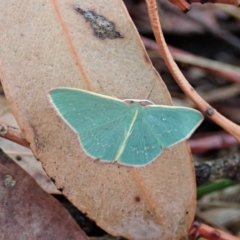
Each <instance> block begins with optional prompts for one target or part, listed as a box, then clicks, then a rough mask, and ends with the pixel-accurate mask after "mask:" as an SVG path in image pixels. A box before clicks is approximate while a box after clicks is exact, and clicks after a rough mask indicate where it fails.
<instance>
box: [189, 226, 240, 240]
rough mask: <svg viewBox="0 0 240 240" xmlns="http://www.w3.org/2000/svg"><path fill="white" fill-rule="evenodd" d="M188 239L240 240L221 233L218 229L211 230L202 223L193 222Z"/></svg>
mask: <svg viewBox="0 0 240 240" xmlns="http://www.w3.org/2000/svg"><path fill="white" fill-rule="evenodd" d="M189 236H190V239H194V240H195V239H198V238H199V237H203V238H206V239H217V240H240V238H238V237H235V236H233V235H230V234H228V233H226V232H223V231H221V230H219V229H215V228H212V227H210V226H208V225H206V224H204V223H199V222H194V223H193V225H192V228H191V229H190V231H189Z"/></svg>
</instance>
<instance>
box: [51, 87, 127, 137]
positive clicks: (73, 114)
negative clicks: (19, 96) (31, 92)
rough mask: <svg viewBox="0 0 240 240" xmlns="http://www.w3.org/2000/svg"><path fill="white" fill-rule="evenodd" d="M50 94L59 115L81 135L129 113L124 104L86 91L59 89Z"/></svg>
mask: <svg viewBox="0 0 240 240" xmlns="http://www.w3.org/2000/svg"><path fill="white" fill-rule="evenodd" d="M49 94H50V97H51V100H52V102H53V105H54V106H55V107H56V109H57V111H58V113H59V114H60V115H61V116H62V117H63V119H64V120H65V121H66V122H67V123H68V124H69V125H70V126H71V127H72V128H73V129H74V130H75V131H77V132H78V133H79V134H82V133H84V132H88V131H90V130H92V129H93V128H97V127H101V126H103V125H105V124H107V123H110V122H112V121H115V120H116V119H119V118H121V117H122V116H124V115H125V114H126V113H127V112H128V105H126V104H125V103H124V102H122V101H119V100H116V99H114V98H110V97H107V96H104V95H100V94H95V93H91V92H87V91H84V90H79V89H74V88H57V89H54V90H52V91H50V93H49Z"/></svg>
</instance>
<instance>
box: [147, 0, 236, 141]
mask: <svg viewBox="0 0 240 240" xmlns="http://www.w3.org/2000/svg"><path fill="white" fill-rule="evenodd" d="M146 3H147V6H148V13H149V17H150V21H151V25H152V28H153V32H154V35H155V38H156V40H157V43H158V45H159V48H160V51H161V53H162V56H163V59H164V61H165V63H166V65H167V66H168V68H169V71H170V72H171V73H172V75H173V77H174V79H175V81H176V82H177V83H178V85H179V87H180V88H181V89H182V90H183V91H184V92H185V94H186V95H187V96H188V97H189V98H190V99H191V100H192V101H193V102H194V103H195V104H196V106H197V107H198V108H199V109H200V110H201V111H202V113H203V114H205V116H207V117H209V118H210V119H212V120H213V121H214V122H215V123H216V124H218V125H219V126H221V127H222V128H223V129H224V130H226V131H227V132H229V133H230V134H232V135H233V136H234V137H235V138H236V139H237V140H238V141H240V127H239V126H238V125H237V124H235V123H233V122H231V121H230V120H228V119H227V118H225V117H224V116H223V115H221V114H220V113H219V112H218V111H217V110H215V109H213V108H212V107H211V106H210V105H209V104H208V103H207V102H206V101H204V100H203V99H202V98H201V96H200V95H199V94H198V93H197V92H196V91H195V90H194V88H193V87H192V86H191V85H190V84H189V83H188V81H187V80H186V78H185V77H184V76H183V74H182V72H181V71H180V69H179V68H178V66H177V64H176V63H175V62H174V60H173V57H172V55H171V53H170V51H169V49H168V47H167V44H166V42H165V39H164V36H163V32H162V29H161V25H160V21H159V16H158V10H157V3H156V0H146Z"/></svg>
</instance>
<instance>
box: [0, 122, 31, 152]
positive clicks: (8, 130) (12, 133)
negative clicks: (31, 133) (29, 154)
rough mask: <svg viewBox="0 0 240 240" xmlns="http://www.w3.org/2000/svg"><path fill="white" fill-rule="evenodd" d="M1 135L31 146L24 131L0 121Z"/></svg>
mask: <svg viewBox="0 0 240 240" xmlns="http://www.w3.org/2000/svg"><path fill="white" fill-rule="evenodd" d="M0 137H3V138H5V139H8V140H10V141H12V142H15V143H17V144H20V145H22V146H24V147H27V148H30V144H29V142H28V141H27V140H26V139H25V138H24V137H23V135H22V133H21V132H20V131H19V130H18V129H16V128H13V127H10V126H7V125H5V124H4V123H1V122H0Z"/></svg>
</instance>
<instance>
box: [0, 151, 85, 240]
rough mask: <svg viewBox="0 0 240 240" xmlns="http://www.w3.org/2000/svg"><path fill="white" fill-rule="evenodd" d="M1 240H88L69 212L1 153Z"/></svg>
mask: <svg viewBox="0 0 240 240" xmlns="http://www.w3.org/2000/svg"><path fill="white" fill-rule="evenodd" d="M0 193H1V194H0V239H7V240H15V239H18V240H28V239H44V240H55V239H56V240H66V239H76V240H79V239H81V240H85V239H88V238H87V236H86V235H85V233H84V232H83V231H82V230H81V229H80V228H79V226H78V225H77V223H76V222H75V221H74V220H73V218H72V217H71V215H70V214H69V213H68V212H67V210H66V209H65V208H64V207H63V206H62V205H61V204H60V203H59V202H58V201H57V200H56V199H54V198H53V197H52V196H51V195H49V194H47V193H46V192H44V191H43V190H42V189H41V188H40V187H39V186H38V184H37V183H36V182H35V181H34V180H33V179H32V178H31V177H30V176H29V175H28V174H27V173H26V172H25V171H24V170H22V169H21V168H20V167H19V166H18V165H17V164H16V163H14V161H13V160H12V159H10V158H9V157H8V156H7V155H5V154H4V152H3V151H2V150H1V149H0Z"/></svg>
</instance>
